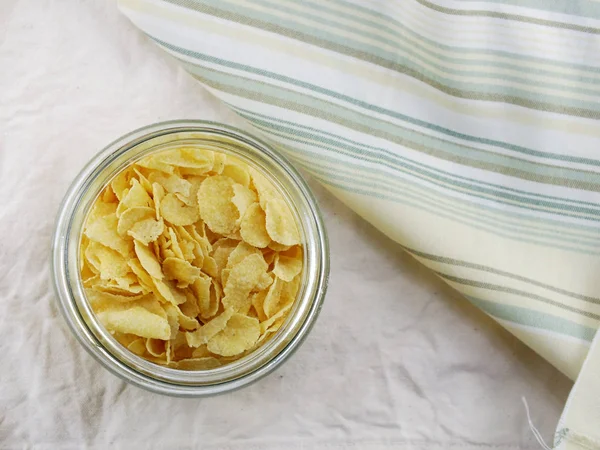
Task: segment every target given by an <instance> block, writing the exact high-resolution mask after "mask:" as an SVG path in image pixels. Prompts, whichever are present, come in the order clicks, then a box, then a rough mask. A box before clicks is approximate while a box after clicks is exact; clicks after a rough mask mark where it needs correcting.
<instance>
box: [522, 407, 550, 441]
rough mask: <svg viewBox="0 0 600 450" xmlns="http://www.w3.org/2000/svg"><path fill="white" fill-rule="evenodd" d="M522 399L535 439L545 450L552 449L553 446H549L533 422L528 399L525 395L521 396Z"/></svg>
mask: <svg viewBox="0 0 600 450" xmlns="http://www.w3.org/2000/svg"><path fill="white" fill-rule="evenodd" d="M521 400H522V401H523V405H525V412H526V413H527V422H528V423H529V429H530V430H531V433H533V436H534V437H535V440H536V441H538V444H540V446H541V447H542V448H543V449H544V450H552V447H549V446H548V444H546V442H545V441H544V438H543V437H542V435H541V433H540V432H539V431H538V429H537V428H536V427H535V425H534V424H533V421H532V420H531V414H530V413H529V405H528V404H527V399H526V398H525V397H521Z"/></svg>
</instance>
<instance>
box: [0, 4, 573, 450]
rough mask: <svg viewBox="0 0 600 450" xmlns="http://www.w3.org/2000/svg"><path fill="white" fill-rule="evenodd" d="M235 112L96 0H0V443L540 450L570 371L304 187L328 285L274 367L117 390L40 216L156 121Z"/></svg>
mask: <svg viewBox="0 0 600 450" xmlns="http://www.w3.org/2000/svg"><path fill="white" fill-rule="evenodd" d="M177 118H193V119H209V120H218V121H222V122H226V123H229V124H233V125H240V122H239V121H237V120H236V117H235V116H234V115H233V114H232V113H230V112H229V111H228V110H227V109H226V108H225V107H224V106H222V105H220V104H219V103H218V101H217V100H215V99H214V98H213V97H211V96H210V95H209V94H208V93H207V92H205V91H204V90H203V88H202V87H201V86H200V85H199V84H198V83H196V82H195V81H193V80H192V79H191V78H190V77H188V75H186V74H185V73H184V72H183V71H182V70H180V69H179V68H178V67H177V66H176V65H175V64H174V63H172V62H170V61H168V60H166V59H165V58H164V57H163V55H162V54H161V53H160V51H159V50H157V49H155V48H154V47H153V45H152V44H151V43H150V42H148V41H147V40H146V38H145V37H144V36H143V35H142V34H141V33H139V32H138V31H137V30H136V29H134V27H133V26H132V25H131V24H130V23H129V22H128V21H127V20H126V19H125V18H124V17H122V16H120V15H119V13H118V12H117V10H116V7H115V5H114V3H113V2H112V1H108V2H107V1H106V0H87V1H83V0H54V1H51V0H38V1H34V0H29V1H28V0H22V1H19V0H0V382H1V383H0V448H2V449H13V448H15V449H20V448H35V449H63V448H65V449H70V448H72V449H80V448H98V449H103V448H116V449H119V448H145V449H146V448H147V449H153V448H156V449H171V448H172V449H183V448H198V449H242V448H243V449H245V450H252V449H256V450H258V449H278V448H286V449H296V448H297V449H300V448H302V449H313V448H315V449H332V450H333V449H336V450H342V449H384V448H385V449H388V448H401V449H431V450H438V449H473V448H481V449H494V450H509V449H511V450H512V449H536V448H539V447H538V445H537V444H536V443H535V441H534V439H533V437H532V435H531V433H530V431H529V429H528V426H527V423H526V419H525V413H524V410H523V407H522V405H521V403H520V397H521V396H522V395H525V396H526V397H527V399H528V401H529V404H530V406H531V408H532V415H533V420H534V422H535V423H536V425H537V426H538V428H539V429H540V430H541V432H542V434H543V435H544V436H546V439H547V440H548V441H551V436H552V433H553V430H554V427H555V425H556V422H557V420H558V417H559V415H560V412H561V410H562V407H563V405H564V402H565V401H566V398H567V395H568V392H569V389H570V387H571V383H570V382H569V381H568V380H567V379H566V378H565V377H563V376H562V375H561V374H560V373H558V371H556V370H555V369H554V368H552V367H551V366H550V365H549V364H547V363H546V362H545V361H543V360H542V359H541V358H540V357H538V356H537V355H535V354H534V353H533V352H532V351H531V350H529V349H528V348H526V347H525V346H524V345H523V344H521V343H520V342H518V341H517V340H516V339H515V338H513V337H511V336H510V335H509V334H508V333H506V332H505V331H504V330H502V329H501V328H500V327H499V326H498V325H497V324H496V323H494V322H493V321H492V320H490V319H488V318H487V317H485V316H484V315H483V314H482V313H480V312H479V311H478V310H476V309H475V308H474V307H472V306H471V305H469V304H468V303H467V302H466V301H465V300H463V299H461V298H459V297H458V296H457V295H456V294H454V293H453V292H452V291H451V290H450V289H449V288H447V287H446V286H444V285H443V283H441V282H440V281H438V280H437V279H436V278H434V277H433V276H432V275H430V274H429V273H427V271H426V270H425V269H424V268H422V267H420V266H419V265H418V264H416V263H415V262H414V261H413V260H412V259H411V258H409V257H408V256H406V255H404V254H403V253H402V252H401V250H400V249H399V247H398V246H397V245H395V244H394V243H392V242H391V241H389V240H388V239H387V238H385V237H383V236H382V235H381V234H380V233H379V232H377V231H376V230H374V229H373V228H372V227H371V226H369V225H368V224H366V223H365V222H363V221H362V220H361V219H359V218H358V217H357V216H356V215H354V214H353V213H352V212H350V211H349V210H348V209H346V208H345V207H344V206H342V205H341V204H340V203H339V202H338V201H336V200H335V199H334V198H332V197H331V196H330V195H328V194H327V193H325V192H324V190H323V189H321V188H320V187H319V186H318V185H317V184H316V183H314V182H311V185H312V186H313V187H314V189H315V191H316V194H317V197H318V199H319V202H320V204H321V207H322V209H323V212H324V214H325V216H326V222H327V226H328V229H329V235H330V239H331V256H332V270H331V283H330V290H329V294H328V296H327V299H326V303H325V307H324V309H323V312H322V315H321V317H320V319H319V321H318V323H317V325H316V327H315V328H314V330H313V332H312V334H311V335H310V337H309V338H308V340H307V341H306V343H305V344H304V346H303V347H302V348H301V349H300V350H299V351H298V353H297V354H296V355H295V356H294V357H293V358H292V359H291V360H290V361H288V362H287V363H286V364H285V365H284V366H283V367H282V368H281V369H280V370H278V371H277V372H276V373H275V374H273V375H271V376H269V377H268V378H266V379H264V380H262V381H260V382H258V383H257V384H255V385H253V386H251V387H249V388H247V389H244V390H242V391H238V392H235V393H232V394H228V395H224V396H220V397H214V398H209V399H202V400H186V399H171V398H167V397H161V396H157V395H155V394H150V393H147V392H145V391H142V390H140V389H138V388H135V387H132V386H129V385H126V384H125V383H124V382H122V381H120V380H119V379H117V378H115V377H114V376H112V375H110V374H109V373H108V372H106V371H105V370H104V369H102V368H101V367H100V366H99V365H98V364H97V363H95V362H94V361H93V360H92V359H91V357H89V356H88V355H87V354H86V353H85V352H84V351H83V350H82V349H81V348H80V347H79V345H78V344H77V342H76V341H75V339H74V338H73V337H72V336H71V335H70V334H69V331H68V330H67V329H66V326H65V325H64V323H63V321H62V318H61V317H60V316H59V315H58V312H57V308H56V306H55V299H54V296H53V294H52V289H51V281H50V279H51V274H50V270H49V262H48V261H49V248H50V239H51V235H52V232H53V221H54V216H55V214H56V212H57V208H58V205H59V203H60V201H61V198H62V196H63V195H64V193H65V191H66V189H67V187H68V185H69V183H70V182H71V180H72V179H73V177H74V176H75V175H76V173H77V172H78V171H79V170H80V168H81V167H82V166H83V164H84V163H85V162H86V161H87V160H88V159H89V158H90V157H91V156H92V155H93V154H94V153H95V152H97V151H98V150H100V149H101V148H102V147H103V146H104V145H106V144H107V143H108V142H110V141H112V140H113V139H115V138H117V137H118V136H120V135H122V134H124V133H126V132H128V131H130V130H132V129H134V128H137V127H140V126H143V125H147V124H149V123H152V122H156V121H161V120H167V119H177Z"/></svg>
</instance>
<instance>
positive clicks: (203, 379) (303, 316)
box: [52, 121, 329, 397]
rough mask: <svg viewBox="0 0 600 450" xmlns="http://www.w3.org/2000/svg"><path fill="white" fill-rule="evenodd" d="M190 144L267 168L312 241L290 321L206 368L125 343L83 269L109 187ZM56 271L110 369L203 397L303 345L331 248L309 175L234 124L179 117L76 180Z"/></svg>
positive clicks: (79, 325)
mask: <svg viewBox="0 0 600 450" xmlns="http://www.w3.org/2000/svg"><path fill="white" fill-rule="evenodd" d="M184 145H185V146H187V147H189V146H199V147H201V148H204V149H209V150H214V151H219V152H223V153H227V154H231V155H234V156H236V157H238V158H240V159H242V160H244V161H245V162H247V163H248V164H249V165H250V166H253V167H255V168H256V169H259V170H260V171H262V172H263V174H264V175H265V176H267V177H268V178H269V179H270V180H271V181H272V182H273V183H274V184H275V186H277V187H278V188H279V190H280V191H281V193H282V194H283V195H284V196H285V198H286V199H287V201H288V202H289V204H290V206H291V208H292V210H293V212H294V214H295V216H296V220H297V223H298V224H299V228H300V233H301V236H302V240H303V245H304V271H303V279H302V283H301V287H300V290H299V293H298V297H297V299H296V302H295V305H294V307H293V308H292V310H291V312H290V314H289V316H288V318H287V320H286V322H285V324H284V325H283V326H282V327H281V328H280V329H279V331H278V332H277V333H276V334H275V335H274V336H272V337H271V338H270V339H269V340H268V341H266V342H265V343H264V344H263V345H262V346H261V347H259V348H258V349H256V350H255V351H253V352H252V353H250V354H249V355H247V356H245V357H244V358H242V359H239V360H237V361H234V362H232V363H230V364H227V365H224V366H221V367H218V368H215V369H210V370H202V371H184V370H178V369H173V368H169V367H163V366H160V365H158V364H154V363H152V362H150V361H147V360H145V359H143V358H141V357H139V356H137V355H135V354H134V353H132V352H130V351H129V350H127V349H126V348H125V347H123V346H122V345H121V344H120V343H119V342H117V340H116V339H115V338H114V337H112V335H111V334H110V333H109V332H108V331H106V329H105V328H104V327H103V326H102V325H101V324H100V322H99V321H98V319H97V318H96V316H95V314H94V312H93V310H92V309H91V307H90V305H89V303H88V302H87V300H86V296H85V293H84V289H83V283H82V280H81V276H80V270H79V267H80V266H79V264H80V261H79V258H80V252H79V246H80V241H81V236H82V232H83V225H84V221H85V218H86V216H87V213H88V211H89V209H90V207H91V205H92V204H93V202H94V200H95V199H96V197H97V196H98V194H99V193H100V192H101V190H102V189H103V188H104V187H105V186H106V185H107V183H109V182H110V180H111V179H112V178H113V177H114V176H115V175H116V174H117V173H119V172H120V171H121V170H123V169H124V168H125V167H127V166H128V165H130V164H131V163H133V162H135V161H137V160H139V159H141V158H142V157H144V156H147V155H148V154H150V153H153V152H157V151H162V150H167V149H170V148H175V147H180V146H184ZM52 272H53V275H54V286H55V290H56V295H57V297H58V300H59V305H60V309H61V311H62V314H63V316H64V318H65V319H66V321H67V324H68V325H69V327H70V329H71V331H72V332H73V334H74V335H75V336H76V337H77V339H78V340H79V342H80V343H81V344H82V345H83V346H84V348H85V349H86V350H87V351H88V352H89V353H90V354H91V355H92V356H93V357H94V358H96V360H97V361H99V362H100V363H101V364H102V365H103V366H104V367H106V368H107V369H108V370H109V371H111V372H112V373H113V374H115V375H117V376H119V377H121V378H122V379H124V380H125V381H128V382H130V383H132V384H135V385H137V386H140V387H142V388H145V389H148V390H150V391H154V392H157V393H161V394H168V395H174V396H182V397H200V396H207V395H213V394H219V393H223V392H227V391H231V390H233V389H237V388H240V387H242V386H245V385H247V384H249V383H252V382H253V381H256V380H258V379H259V378H261V377H263V376H265V375H267V374H268V373H270V372H271V371H273V370H274V369H275V368H276V367H278V366H279V365H280V364H282V363H283V362H284V361H285V360H286V359H287V358H288V357H289V356H290V355H291V354H292V353H293V352H294V351H295V350H296V349H297V348H298V346H299V345H300V344H301V343H302V341H303V340H304V338H305V337H306V336H307V334H308V333H309V331H310V329H311V327H312V326H313V324H314V323H315V320H316V318H317V316H318V314H319V311H320V309H321V306H322V304H323V298H324V295H325V292H326V290H327V281H328V276H329V248H328V243H327V235H326V231H325V227H324V225H323V221H322V219H321V215H320V213H319V209H318V207H317V204H316V201H315V199H314V197H313V195H312V194H311V192H310V189H309V187H308V186H307V184H306V182H305V181H304V179H303V178H302V176H301V175H300V174H299V173H298V172H297V171H296V169H294V167H293V166H292V165H291V164H290V163H289V162H288V160H287V159H286V158H285V157H283V156H282V155H281V154H279V153H278V152H276V151H274V150H273V149H272V148H270V147H269V146H268V145H267V144H265V143H264V142H262V141H260V140H258V139H256V138H255V137H253V136H250V135H248V134H246V133H245V132H243V131H241V130H238V129H235V128H233V127H229V126H226V125H223V124H219V123H214V122H203V121H172V122H163V123H157V124H154V125H150V126H147V127H144V128H141V129H138V130H136V131H133V132H131V133H129V134H127V135H125V136H123V137H122V138H120V139H118V140H117V141H115V142H113V143H112V144H110V145H108V147H106V148H105V149H104V150H102V151H101V152H100V153H99V154H98V155H97V156H96V157H94V158H93V159H92V160H91V161H90V162H89V163H88V164H87V166H85V167H84V169H83V170H82V171H81V173H80V174H79V175H78V176H77V177H76V178H75V181H74V182H73V184H72V185H71V187H70V188H69V190H68V192H67V194H66V196H65V198H64V200H63V203H62V205H61V208H60V212H59V215H58V219H57V224H56V231H55V233H54V239H53V245H52Z"/></svg>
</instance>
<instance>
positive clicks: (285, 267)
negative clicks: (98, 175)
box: [80, 148, 303, 370]
mask: <svg viewBox="0 0 600 450" xmlns="http://www.w3.org/2000/svg"><path fill="white" fill-rule="evenodd" d="M80 267H81V276H82V280H83V284H84V287H85V292H86V294H87V298H88V301H89V302H90V305H91V307H92V309H93V310H94V311H95V313H96V315H97V317H98V319H99V320H100V322H101V323H102V324H103V325H104V327H105V328H106V329H107V330H108V331H109V332H110V333H112V334H113V335H114V336H115V338H116V339H117V340H118V341H119V342H120V343H121V344H122V345H124V346H125V347H127V348H128V349H129V350H130V351H132V352H133V353H135V354H137V355H139V356H142V357H144V358H146V359H148V360H150V361H152V362H155V363H159V364H162V365H166V366H169V367H173V368H177V369H185V370H202V369H209V368H214V367H218V366H220V365H222V364H226V363H228V362H231V361H234V360H236V359H238V358H240V357H242V356H244V355H246V354H248V353H249V352H251V351H252V350H254V349H256V348H257V347H258V346H260V345H261V344H262V343H264V342H265V340H266V339H268V338H269V337H270V336H271V335H272V334H274V333H275V332H276V331H277V330H278V329H279V327H280V326H281V325H282V324H283V322H284V321H285V319H286V316H287V314H288V313H289V311H290V310H291V308H292V305H293V303H294V301H295V299H296V296H297V293H298V290H299V287H300V279H301V275H302V269H303V255H302V246H301V240H300V234H299V231H298V226H297V223H296V221H295V219H294V215H293V214H292V212H291V210H290V208H289V206H288V204H287V202H286V201H285V200H284V198H283V196H282V195H281V193H280V192H279V191H278V190H277V189H276V188H275V186H274V185H273V184H272V183H271V182H270V181H269V180H268V179H267V178H266V177H265V176H264V175H262V174H261V173H260V172H258V171H257V170H255V169H254V168H252V167H250V166H248V164H246V163H245V162H243V161H241V160H239V159H237V158H235V157H232V156H230V155H225V154H223V153H219V152H212V151H208V150H203V149H198V148H178V149H175V150H168V151H162V152H159V153H155V154H152V155H150V156H148V157H145V158H144V159H142V160H140V161H139V162H137V163H135V164H133V165H131V166H129V167H128V168H127V169H125V170H124V171H122V172H121V173H119V174H118V175H117V176H116V177H115V178H114V179H113V180H112V182H111V183H110V184H109V185H108V186H106V187H105V189H104V190H103V191H102V193H101V194H100V195H99V197H98V198H97V200H96V201H95V203H94V205H93V206H92V208H91V210H90V213H89V215H88V217H87V219H86V223H85V227H84V234H83V236H82V240H81V262H80Z"/></svg>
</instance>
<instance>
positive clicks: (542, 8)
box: [120, 0, 600, 448]
mask: <svg viewBox="0 0 600 450" xmlns="http://www.w3.org/2000/svg"><path fill="white" fill-rule="evenodd" d="M120 6H121V9H122V11H123V12H124V13H125V14H126V15H127V16H128V17H129V18H130V19H131V20H132V21H133V23H134V24H136V25H137V26H138V27H139V28H140V29H142V30H143V31H144V32H145V33H146V34H147V35H148V36H149V37H150V38H151V39H152V40H154V41H155V42H156V44H157V45H158V46H160V47H161V48H162V49H164V50H165V51H166V52H167V53H168V54H170V55H171V56H173V57H174V58H176V59H177V60H178V61H179V62H180V63H181V65H182V66H183V67H184V68H185V69H186V70H187V71H189V73H190V74H192V76H194V77H195V78H197V79H198V80H200V81H201V82H202V83H203V84H204V85H205V86H206V87H207V88H208V89H209V90H210V91H211V92H213V93H214V94H215V95H216V96H218V97H219V98H220V99H222V100H223V101H224V102H225V103H227V104H228V105H229V106H230V107H231V108H232V109H233V110H234V111H236V112H237V113H238V114H239V115H240V116H242V117H244V118H245V119H247V121H248V122H249V124H250V125H251V126H252V127H253V129H254V131H255V132H256V133H259V134H262V136H263V137H264V138H265V139H267V140H268V141H270V142H271V143H272V145H273V146H275V147H276V148H278V149H280V150H281V151H282V152H285V153H286V154H287V155H288V156H289V157H290V158H291V159H293V161H295V162H296V164H298V165H299V166H301V167H302V168H304V169H306V170H307V171H308V172H310V173H311V174H312V175H313V176H314V177H315V178H316V179H318V180H319V181H320V182H322V183H323V184H324V185H325V186H326V187H327V188H328V189H329V190H330V191H331V192H332V193H333V194H334V195H336V196H337V197H338V198H340V199H341V200H342V201H343V202H345V203H346V204H347V205H348V206H349V207H351V208H352V209H354V210H355V211H356V212H357V213H358V214H360V215H361V216H362V217H364V218H365V219H366V220H368V221H369V222H371V223H372V224H374V225H375V226H376V227H378V228H379V229H381V230H382V231H383V232H384V233H386V234H387V235H388V236H390V237H391V238H392V239H394V240H396V241H398V242H399V243H401V244H402V245H403V246H404V248H405V250H406V251H407V252H409V253H411V254H412V255H413V256H414V257H415V258H416V259H418V260H419V261H420V262H422V263H423V264H425V265H426V266H428V267H429V268H430V269H431V270H433V271H434V272H435V273H436V274H437V275H439V276H440V277H441V278H443V279H444V280H445V281H446V282H447V283H448V284H450V285H451V286H452V287H454V288H456V289H457V290H458V291H460V292H461V293H462V294H464V296H465V297H467V298H468V299H469V300H470V301H471V302H472V303H473V304H475V305H476V306H478V307H479V308H481V309H482V310H483V311H485V312H486V313H487V314H489V315H490V316H492V317H494V318H495V319H496V320H497V321H498V322H500V323H501V324H502V325H503V326H504V327H506V329H508V330H509V331H510V332H511V333H513V334H514V335H516V336H518V337H519V338H520V339H522V340H523V341H524V342H525V343H527V344H528V345H529V346H530V347H531V348H533V349H534V350H536V351H537V352H538V353H539V354H541V355H542V356H543V357H545V358H546V359H547V360H548V361H550V362H551V363H552V364H553V365H555V366H556V367H557V368H558V369H560V370H561V371H562V372H564V373H565V374H566V375H567V376H569V377H571V378H572V379H576V378H577V377H578V375H579V373H580V370H581V368H582V365H583V363H584V361H585V359H586V356H587V355H588V352H589V349H590V345H591V343H592V341H593V340H594V337H595V334H596V330H597V329H598V328H599V326H600V276H599V275H598V274H600V258H599V257H598V256H599V255H600V147H599V144H600V139H599V137H600V122H598V119H599V118H600V52H599V51H598V50H599V49H600V2H599V1H598V0H554V1H550V0H547V1H545V0H484V1H476V0H462V1H458V0H434V1H428V0H397V1H386V0H380V1H369V2H367V1H362V2H361V1H359V0H354V1H351V0H327V1H317V0H306V1H302V2H297V1H294V0H279V1H274V0H252V1H248V0H120ZM597 353H599V355H598V356H597V359H600V352H597ZM596 365H599V363H597V364H596ZM596 381H597V384H598V386H600V380H596ZM588 384H589V383H588ZM584 391H585V389H584ZM571 403H572V402H570V405H571V407H572V406H573V405H572V404H571ZM598 404H600V398H598ZM566 413H567V411H565V416H564V417H563V419H564V418H565V417H567V415H566ZM565 420H566V419H565ZM563 423H564V420H563ZM574 427H575V428H577V425H576V424H575V425H573V423H572V422H570V423H569V425H568V426H564V427H563V428H562V429H561V430H559V433H557V436H558V437H557V445H560V446H564V445H567V444H568V442H569V439H568V436H569V433H568V430H573V429H574ZM596 428H600V427H596ZM582 429H583V428H582ZM565 430H567V431H565ZM596 432H597V431H596ZM586 433H587V431H586ZM587 434H588V435H589V433H587ZM565 436H567V437H566V438H565ZM594 438H596V439H597V438H598V436H595V437H594V436H592V438H590V439H592V440H593V439H594ZM574 445H575V444H574ZM586 445H587V444H586ZM565 448H567V447H565ZM572 448H578V447H572Z"/></svg>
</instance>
